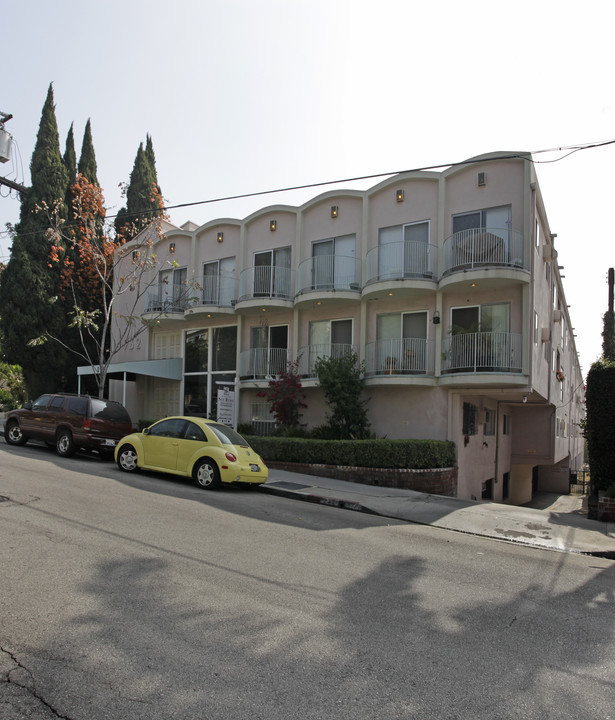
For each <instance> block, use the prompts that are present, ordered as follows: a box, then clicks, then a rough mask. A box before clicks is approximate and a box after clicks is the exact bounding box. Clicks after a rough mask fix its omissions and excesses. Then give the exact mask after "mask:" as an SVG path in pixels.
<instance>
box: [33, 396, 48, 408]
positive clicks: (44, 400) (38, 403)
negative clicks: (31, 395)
mask: <svg viewBox="0 0 615 720" xmlns="http://www.w3.org/2000/svg"><path fill="white" fill-rule="evenodd" d="M50 399H51V395H41V396H40V397H39V398H37V399H36V400H35V401H34V402H33V403H32V410H46V409H47V405H49V400H50Z"/></svg>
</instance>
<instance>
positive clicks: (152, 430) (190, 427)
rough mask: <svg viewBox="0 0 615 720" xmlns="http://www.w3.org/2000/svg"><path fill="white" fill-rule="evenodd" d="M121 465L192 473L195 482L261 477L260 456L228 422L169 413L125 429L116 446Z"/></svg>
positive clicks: (210, 485)
mask: <svg viewBox="0 0 615 720" xmlns="http://www.w3.org/2000/svg"><path fill="white" fill-rule="evenodd" d="M115 461H116V462H117V464H118V467H119V468H120V470H123V471H124V472H135V471H137V470H139V469H143V470H156V471H159V472H165V473H171V474H173V475H183V476H185V477H191V478H192V479H193V480H194V482H195V484H196V485H198V487H201V488H206V489H207V490H214V489H215V488H218V487H220V485H221V483H235V482H236V483H252V484H259V483H264V482H265V481H266V480H267V477H268V475H269V470H268V469H267V466H266V465H265V463H264V462H263V459H262V458H261V457H260V456H259V455H257V454H256V453H255V452H254V450H252V448H251V447H250V446H249V445H248V443H247V442H246V441H245V440H244V438H242V437H241V435H240V434H239V433H237V432H236V431H235V430H233V428H230V427H228V426H227V425H223V424H222V423H219V422H215V421H214V420H205V419H204V418H200V417H182V416H177V417H168V418H164V420H159V421H158V422H157V423H154V424H153V425H150V427H148V428H145V430H143V432H139V433H133V434H132V435H126V437H123V438H122V439H121V440H120V442H119V443H118V445H117V447H116V449H115Z"/></svg>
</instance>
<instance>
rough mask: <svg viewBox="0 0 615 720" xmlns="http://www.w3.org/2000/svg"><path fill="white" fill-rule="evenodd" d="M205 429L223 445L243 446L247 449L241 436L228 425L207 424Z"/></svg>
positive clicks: (246, 444)
mask: <svg viewBox="0 0 615 720" xmlns="http://www.w3.org/2000/svg"><path fill="white" fill-rule="evenodd" d="M207 427H208V428H209V429H210V430H211V431H212V432H214V433H215V435H216V437H217V438H218V440H219V441H220V442H221V443H222V444H223V445H244V446H245V447H248V443H247V442H246V441H245V440H244V439H243V438H242V437H241V435H240V434H239V433H238V432H237V431H236V430H233V428H230V427H228V425H220V424H218V423H207Z"/></svg>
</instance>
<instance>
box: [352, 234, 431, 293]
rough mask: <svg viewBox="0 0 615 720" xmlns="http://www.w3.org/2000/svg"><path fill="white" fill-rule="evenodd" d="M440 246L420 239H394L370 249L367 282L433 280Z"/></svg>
mask: <svg viewBox="0 0 615 720" xmlns="http://www.w3.org/2000/svg"><path fill="white" fill-rule="evenodd" d="M437 259H438V249H437V248H436V247H435V246H434V245H427V244H426V243H421V242H411V241H409V240H407V241H402V242H392V243H387V244H385V245H379V246H378V247H375V248H372V249H371V250H369V251H368V252H367V256H366V284H370V283H375V282H387V281H389V280H408V279H419V280H433V279H435V276H436V264H437Z"/></svg>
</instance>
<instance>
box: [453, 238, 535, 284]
mask: <svg viewBox="0 0 615 720" xmlns="http://www.w3.org/2000/svg"><path fill="white" fill-rule="evenodd" d="M493 266H496V267H510V268H515V269H524V270H527V269H528V261H527V259H525V254H524V250H523V235H522V234H521V233H520V232H517V231H516V230H509V229H508V228H487V229H485V228H472V229H470V230H461V231H460V232H457V233H455V234H454V235H451V236H450V237H448V238H447V239H446V240H445V241H444V264H443V268H442V272H443V274H447V273H454V272H458V271H463V270H468V269H475V268H485V267H493Z"/></svg>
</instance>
